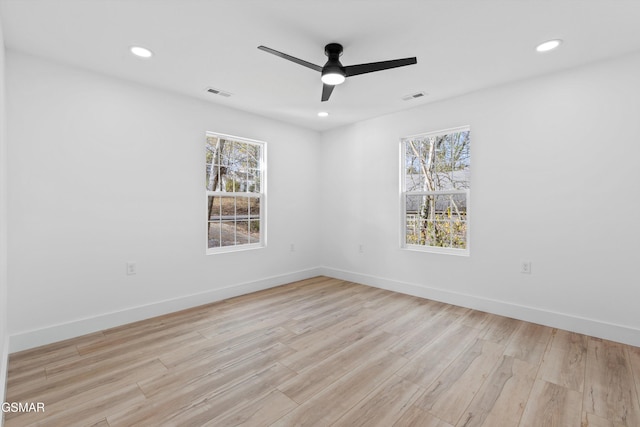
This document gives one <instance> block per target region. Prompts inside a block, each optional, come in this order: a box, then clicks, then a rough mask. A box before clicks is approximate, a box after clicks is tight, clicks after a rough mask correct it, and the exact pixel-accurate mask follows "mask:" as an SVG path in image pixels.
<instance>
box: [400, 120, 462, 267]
mask: <svg viewBox="0 0 640 427" xmlns="http://www.w3.org/2000/svg"><path fill="white" fill-rule="evenodd" d="M470 144H471V139H470V131H469V127H461V128H455V129H448V130H444V131H440V132H432V133H426V134H422V135H417V136H411V137H407V138H403V139H402V140H401V174H400V175H401V176H400V181H401V192H402V197H401V199H402V206H401V210H402V247H404V248H407V249H416V250H422V251H428V252H439V253H449V254H458V255H469V191H470V179H469V178H470V175H471V157H470Z"/></svg>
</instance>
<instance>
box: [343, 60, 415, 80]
mask: <svg viewBox="0 0 640 427" xmlns="http://www.w3.org/2000/svg"><path fill="white" fill-rule="evenodd" d="M417 63H418V60H417V58H416V57H413V58H402V59H392V60H391V61H380V62H370V63H368V64H358V65H349V66H346V67H344V71H345V73H346V76H347V77H350V76H357V75H358V74H365V73H372V72H374V71H382V70H388V69H390V68H397V67H404V66H405V65H413V64H417Z"/></svg>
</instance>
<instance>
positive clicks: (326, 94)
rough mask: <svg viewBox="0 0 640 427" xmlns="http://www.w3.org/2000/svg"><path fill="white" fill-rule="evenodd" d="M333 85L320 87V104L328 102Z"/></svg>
mask: <svg viewBox="0 0 640 427" xmlns="http://www.w3.org/2000/svg"><path fill="white" fill-rule="evenodd" d="M334 87H335V86H334V85H327V84H323V85H322V102H324V101H328V100H329V97H330V96H331V92H333V88H334Z"/></svg>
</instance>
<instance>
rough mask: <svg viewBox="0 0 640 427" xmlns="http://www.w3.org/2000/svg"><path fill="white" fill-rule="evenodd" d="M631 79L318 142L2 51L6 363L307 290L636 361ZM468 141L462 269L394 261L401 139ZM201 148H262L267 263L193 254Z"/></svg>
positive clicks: (547, 85) (534, 89)
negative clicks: (443, 306)
mask: <svg viewBox="0 0 640 427" xmlns="http://www.w3.org/2000/svg"><path fill="white" fill-rule="evenodd" d="M639 72H640V55H632V56H628V57H625V58H618V59H615V60H612V61H608V62H602V63H599V64H594V65H591V66H588V67H582V68H578V69H574V70H568V71H565V72H562V73H557V74H554V75H549V76H545V77H541V78H537V79H532V80H528V81H524V82H519V83H513V84H509V85H505V86H501V87H497V88H493V89H489V90H484V91H481V92H476V93H473V94H469V95H466V96H462V97H459V98H455V99H451V100H448V101H443V102H438V103H434V104H431V105H426V106H422V107H418V108H415V109H412V110H407V111H404V112H401V113H397V114H393V115H388V116H384V117H380V118H377V119H373V120H368V121H365V122H361V123H357V124H354V125H352V126H347V127H344V128H340V129H337V130H334V131H331V132H327V133H325V134H323V135H322V136H318V135H317V134H316V133H314V132H311V131H307V130H303V129H299V128H296V127H293V126H290V125H286V124H282V123H278V122H274V121H272V120H269V119H265V118H261V117H258V116H254V115H250V114H247V113H242V112H239V111H234V110H230V109H227V108H224V107H218V106H215V105H212V104H209V103H204V102H201V101H198V100H193V99H188V98H185V97H182V96H178V95H172V94H169V93H163V92H161V91H158V90H155V89H150V88H146V87H144V86H140V85H136V84H132V83H127V82H124V81H120V80H117V79H113V78H109V77H105V76H100V75H97V74H95V73H91V72H85V71H82V70H79V69H75V68H70V67H66V66H62V65H57V64H54V63H52V62H48V61H45V60H41V59H37V58H34V57H30V56H26V55H23V54H19V53H15V52H8V53H7V71H6V73H7V75H6V78H7V88H8V94H7V114H8V117H7V118H8V122H9V124H10V126H9V127H8V141H9V144H8V158H9V164H8V175H9V176H8V178H9V188H8V223H9V224H11V227H10V230H9V239H8V261H9V265H10V266H11V268H10V269H9V277H8V279H9V280H8V282H9V295H8V297H9V300H10V301H11V306H10V307H9V332H10V334H11V335H12V337H11V350H12V351H15V350H19V349H22V348H28V347H31V346H34V345H38V344H44V343H47V342H51V341H56V340H59V339H63V338H67V337H70V336H74V335H79V334H81V333H86V332H90V331H92V330H98V329H102V328H104V327H108V326H112V325H115V324H121V323H124V322H127V321H132V320H136V319H139V318H144V317H150V316H152V315H156V314H160V313H164V312H168V311H173V310H177V309H179V308H183V307H187V306H192V305H197V304H202V303H206V302H208V301H213V300H217V299H220V298H223V297H226V296H230V295H236V294H239V293H243V292H250V291H252V290H255V289H261V288H264V287H268V286H273V285H276V284H280V283H286V282H288V281H292V280H297V279H299V278H303V277H309V276H312V275H314V274H317V273H320V272H321V273H325V274H328V275H331V276H334V277H341V278H345V279H348V280H354V281H357V282H361V283H365V284H370V285H374V286H380V287H385V288H388V289H393V290H396V291H400V292H406V293H411V294H415V295H420V296H423V297H428V298H434V299H439V300H443V301H448V302H451V303H455V304H459V305H465V306H469V307H473V308H478V309H482V310H487V311H492V312H495V313H499V314H505V315H509V316H512V317H516V318H520V319H524V320H530V321H534V322H538V323H543V324H549V325H552V326H557V327H561V328H565V329H570V330H575V331H579V332H584V333H588V334H591V335H595V336H601V337H605V338H609V339H613V340H617V341H622V342H628V343H631V344H634V345H640V317H638V315H637V301H638V300H639V297H640V291H639V290H638V288H637V286H636V285H635V283H636V282H637V276H636V272H635V266H634V264H633V263H634V261H635V257H636V255H637V254H638V249H637V246H636V245H637V242H638V241H639V240H640V224H638V221H637V220H636V219H635V216H636V213H637V212H638V208H640V199H639V198H638V197H637V194H638V190H639V186H640V169H639V168H637V166H636V165H635V164H634V162H636V159H637V157H638V155H639V154H640V148H639V145H638V141H637V139H638V137H637V135H638V134H640V133H639V132H638V131H640V123H639V122H638V120H637V117H639V116H640V114H639V113H640V85H638V83H637V78H636V76H637V75H638V73H639ZM467 124H468V125H470V126H471V132H472V156H473V159H472V195H471V198H472V200H471V203H472V230H471V238H472V248H471V253H472V255H471V256H470V257H457V256H445V255H436V254H425V253H416V252H409V251H402V250H400V249H399V229H400V227H399V221H400V218H399V206H398V202H399V194H398V177H399V165H398V140H399V138H400V137H401V136H405V135H411V134H416V133H420V132H426V131H432V130H438V129H444V128H449V127H454V126H459V125H467ZM206 130H212V131H217V132H224V133H229V134H234V135H239V136H244V137H249V138H255V139H261V140H266V141H268V144H269V146H268V156H269V172H268V173H269V175H268V180H269V182H268V184H269V199H268V204H269V208H268V215H269V216H268V227H269V228H268V234H269V236H268V239H269V246H268V248H266V249H262V250H256V251H251V252H243V253H232V254H224V255H215V256H206V255H204V244H205V242H204V236H203V232H204V225H203V224H202V221H203V216H204V212H205V200H204V197H203V194H204V191H203V188H202V187H201V183H202V180H203V177H202V172H203V169H204V164H203V156H204V154H203V135H204V132H205V131H206ZM316 159H319V162H316V161H315V160H316ZM602 204H604V206H605V208H602V207H601V206H603V205H602ZM319 210H320V212H319ZM603 218H604V219H605V220H603ZM3 221H5V224H6V220H3ZM291 243H295V245H296V252H290V251H289V247H290V244H291ZM360 244H362V245H363V248H364V252H363V253H359V252H358V248H359V245H360ZM522 259H527V260H531V261H532V269H533V274H531V275H522V274H520V273H519V264H520V260H522ZM127 261H136V262H137V263H138V269H139V271H138V274H137V275H136V276H126V275H125V272H124V266H125V262H127ZM320 264H321V265H323V267H322V268H318V265H320Z"/></svg>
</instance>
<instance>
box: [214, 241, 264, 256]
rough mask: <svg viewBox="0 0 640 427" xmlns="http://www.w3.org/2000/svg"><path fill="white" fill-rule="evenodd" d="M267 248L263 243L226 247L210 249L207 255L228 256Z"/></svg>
mask: <svg viewBox="0 0 640 427" xmlns="http://www.w3.org/2000/svg"><path fill="white" fill-rule="evenodd" d="M265 247H266V245H263V244H261V243H255V244H250V245H238V246H224V247H221V248H214V249H210V248H208V249H207V252H206V254H207V255H216V254H226V253H230V252H244V251H251V250H254V249H263V248H265Z"/></svg>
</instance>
